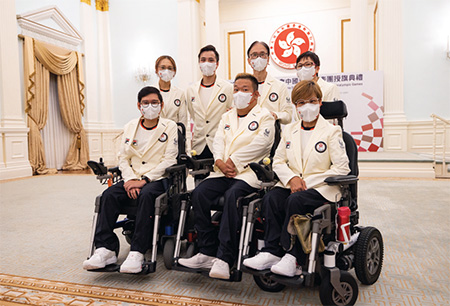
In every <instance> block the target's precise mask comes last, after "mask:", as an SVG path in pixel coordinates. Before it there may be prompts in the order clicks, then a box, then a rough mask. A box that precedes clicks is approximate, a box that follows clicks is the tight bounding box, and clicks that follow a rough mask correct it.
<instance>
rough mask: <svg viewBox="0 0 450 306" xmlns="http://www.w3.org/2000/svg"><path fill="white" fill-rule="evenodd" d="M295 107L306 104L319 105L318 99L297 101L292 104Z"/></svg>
mask: <svg viewBox="0 0 450 306" xmlns="http://www.w3.org/2000/svg"><path fill="white" fill-rule="evenodd" d="M292 103H293V104H294V105H295V106H296V107H298V106H303V105H305V104H307V103H312V104H317V103H319V99H317V98H313V99H309V100H297V101H295V102H292Z"/></svg>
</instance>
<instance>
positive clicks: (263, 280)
mask: <svg viewBox="0 0 450 306" xmlns="http://www.w3.org/2000/svg"><path fill="white" fill-rule="evenodd" d="M253 279H254V280H255V283H256V284H257V285H258V287H259V288H261V289H262V290H264V291H268V292H280V291H281V290H283V289H284V288H285V287H286V286H285V285H282V284H280V283H277V282H275V281H273V280H271V279H270V278H268V277H264V276H258V275H253Z"/></svg>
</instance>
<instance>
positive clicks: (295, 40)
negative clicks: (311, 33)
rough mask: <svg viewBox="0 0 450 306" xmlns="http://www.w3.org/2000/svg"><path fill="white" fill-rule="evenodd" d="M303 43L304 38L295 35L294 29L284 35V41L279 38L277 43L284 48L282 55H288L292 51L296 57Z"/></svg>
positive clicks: (300, 51)
mask: <svg viewBox="0 0 450 306" xmlns="http://www.w3.org/2000/svg"><path fill="white" fill-rule="evenodd" d="M304 43H305V40H304V39H303V38H300V37H295V34H294V31H292V32H291V33H289V34H288V35H287V36H286V41H284V40H279V41H278V44H279V45H280V47H281V48H282V49H284V52H283V55H281V56H282V57H289V56H291V55H292V53H294V54H295V56H296V57H298V56H299V55H300V54H301V53H302V50H301V49H300V46H301V45H303V44H304Z"/></svg>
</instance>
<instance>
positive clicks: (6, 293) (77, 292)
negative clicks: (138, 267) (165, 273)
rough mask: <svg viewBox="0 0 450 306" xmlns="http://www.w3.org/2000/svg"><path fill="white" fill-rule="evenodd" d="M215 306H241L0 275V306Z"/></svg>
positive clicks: (176, 296)
mask: <svg viewBox="0 0 450 306" xmlns="http://www.w3.org/2000/svg"><path fill="white" fill-rule="evenodd" d="M3 302H5V303H12V304H14V303H16V304H24V305H74V306H75V305H77V306H82V305H83V306H88V305H192V306H195V305H205V306H209V305H214V306H239V305H244V304H240V303H227V302H223V301H212V300H207V299H201V298H190V297H184V296H179V295H169V294H161V293H152V292H144V291H138V290H122V289H116V288H108V287H101V286H86V285H80V284H73V283H67V282H55V281H49V280H45V279H38V278H30V277H21V276H13V275H7V274H0V305H1V304H2V303H3Z"/></svg>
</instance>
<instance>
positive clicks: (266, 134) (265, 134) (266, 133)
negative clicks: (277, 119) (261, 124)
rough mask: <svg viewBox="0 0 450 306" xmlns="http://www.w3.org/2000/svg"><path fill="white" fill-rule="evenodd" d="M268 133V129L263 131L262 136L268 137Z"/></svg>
mask: <svg viewBox="0 0 450 306" xmlns="http://www.w3.org/2000/svg"><path fill="white" fill-rule="evenodd" d="M269 134H270V131H269V129H265V130H264V136H266V137H269Z"/></svg>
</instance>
